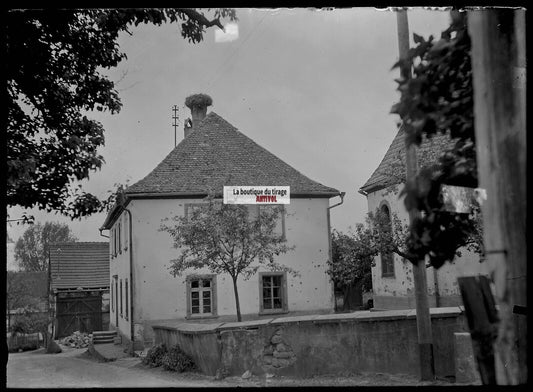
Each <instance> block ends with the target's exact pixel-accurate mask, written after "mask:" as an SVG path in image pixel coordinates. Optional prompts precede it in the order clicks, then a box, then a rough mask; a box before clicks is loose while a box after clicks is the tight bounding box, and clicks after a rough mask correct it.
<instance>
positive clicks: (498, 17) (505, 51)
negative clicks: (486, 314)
mask: <svg viewBox="0 0 533 392" xmlns="http://www.w3.org/2000/svg"><path fill="white" fill-rule="evenodd" d="M468 30H469V34H470V37H471V39H472V70H473V85H474V116H475V133H476V154H477V165H478V177H479V187H480V188H482V189H483V190H484V191H485V192H484V194H485V195H486V199H485V200H484V201H483V203H482V211H483V235H484V243H485V255H486V262H487V263H488V266H489V268H490V269H491V275H492V279H493V281H494V284H495V289H496V301H497V304H498V305H499V309H498V316H499V325H498V337H497V338H496V342H495V344H494V356H495V364H496V366H495V367H496V382H497V383H498V384H502V385H509V384H512V385H514V384H521V383H526V382H527V316H526V315H525V313H526V309H527V286H526V284H527V281H526V273H527V271H526V270H527V245H526V210H527V203H526V200H527V195H526V185H527V179H526V155H527V153H526V145H527V144H526V104H525V102H526V101H525V92H526V80H525V76H526V74H525V72H526V61H525V58H526V56H525V39H526V35H525V10H517V9H484V10H474V11H469V13H468Z"/></svg>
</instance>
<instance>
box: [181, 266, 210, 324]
mask: <svg viewBox="0 0 533 392" xmlns="http://www.w3.org/2000/svg"><path fill="white" fill-rule="evenodd" d="M216 293H217V291H216V275H214V274H212V275H190V276H187V317H190V318H201V317H216V316H217V295H216Z"/></svg>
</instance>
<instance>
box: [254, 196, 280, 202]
mask: <svg viewBox="0 0 533 392" xmlns="http://www.w3.org/2000/svg"><path fill="white" fill-rule="evenodd" d="M255 202H256V203H277V202H278V200H277V199H276V196H264V195H263V196H260V195H257V196H256V197H255Z"/></svg>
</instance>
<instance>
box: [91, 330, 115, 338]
mask: <svg viewBox="0 0 533 392" xmlns="http://www.w3.org/2000/svg"><path fill="white" fill-rule="evenodd" d="M116 334H117V331H94V332H93V337H95V336H116Z"/></svg>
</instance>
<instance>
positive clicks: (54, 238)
mask: <svg viewBox="0 0 533 392" xmlns="http://www.w3.org/2000/svg"><path fill="white" fill-rule="evenodd" d="M75 241H77V238H76V237H75V236H74V235H73V234H72V232H71V231H70V228H69V226H68V225H67V224H62V223H59V222H45V223H44V225H43V224H42V223H40V222H37V223H35V224H32V225H31V226H29V227H28V228H27V229H26V230H25V231H24V233H23V234H22V237H20V238H19V239H18V240H17V242H16V243H15V260H16V261H17V262H18V265H19V267H20V268H21V269H22V270H24V271H47V270H48V250H49V248H50V245H51V244H52V243H55V242H75Z"/></svg>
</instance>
